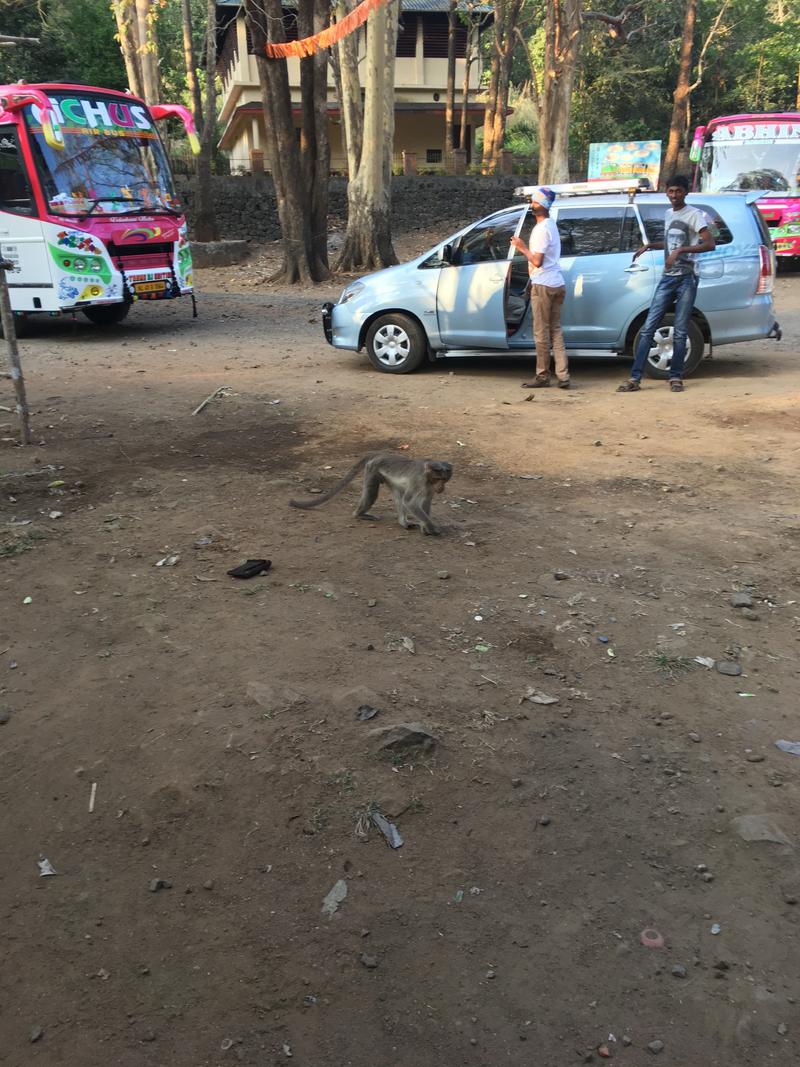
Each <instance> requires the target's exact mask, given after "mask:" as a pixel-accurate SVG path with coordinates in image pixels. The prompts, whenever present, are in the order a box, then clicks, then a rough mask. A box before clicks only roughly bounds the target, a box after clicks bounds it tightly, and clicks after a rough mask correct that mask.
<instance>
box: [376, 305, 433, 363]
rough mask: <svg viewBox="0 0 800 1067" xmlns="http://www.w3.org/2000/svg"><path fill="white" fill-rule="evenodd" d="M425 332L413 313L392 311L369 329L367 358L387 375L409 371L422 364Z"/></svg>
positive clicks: (425, 345)
mask: <svg viewBox="0 0 800 1067" xmlns="http://www.w3.org/2000/svg"><path fill="white" fill-rule="evenodd" d="M426 350H427V343H426V339H425V332H424V330H423V329H422V327H421V326H420V324H419V323H418V322H417V321H416V319H412V318H411V316H410V315H403V314H402V312H399V311H393V312H391V313H390V314H388V315H380V316H379V317H378V318H377V319H376V320H375V321H374V322H373V324H372V325H371V326H370V328H369V330H368V331H367V358H368V359H369V361H370V363H371V364H372V366H373V367H375V369H376V370H380V371H383V372H384V373H385V374H409V373H410V372H411V371H413V370H416V369H417V368H418V367H419V366H421V365H422V362H423V360H424V359H425V352H426Z"/></svg>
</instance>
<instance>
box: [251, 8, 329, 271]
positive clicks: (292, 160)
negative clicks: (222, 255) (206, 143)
mask: <svg viewBox="0 0 800 1067" xmlns="http://www.w3.org/2000/svg"><path fill="white" fill-rule="evenodd" d="M244 6H245V15H246V17H247V21H248V24H249V26H250V32H251V34H252V38H253V44H254V46H255V51H256V64H257V66H258V75H259V83H260V86H261V99H262V105H263V108H264V125H265V130H266V147H267V153H268V156H269V161H270V170H271V172H272V180H273V182H274V185H275V199H276V204H277V209H278V220H279V222H280V227H281V237H282V243H283V265H282V267H281V270H280V271H278V273H277V274H276V275H275V280H280V281H284V282H289V283H293V282H304V283H310V282H315V281H318V280H320V279H322V278H324V277H327V273H328V272H327V269H326V267H325V265H324V264H323V263H320V261H319V259H318V258H317V256H316V255H315V254H314V241H313V239H312V225H311V212H310V209H309V197H308V195H307V193H306V191H305V189H304V186H303V179H302V170H301V166H300V157H299V153H298V149H297V141H296V139H295V129H294V120H293V118H292V100H291V95H290V92H289V74H288V70H287V66H286V60H285V59H267V57H266V54H265V52H264V46H265V44H266V43H267V41H270V42H274V43H279V42H281V41H283V40H284V39H285V34H284V31H283V21H282V17H283V16H282V11H281V3H280V0H264V2H262V0H244Z"/></svg>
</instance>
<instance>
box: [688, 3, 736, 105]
mask: <svg viewBox="0 0 800 1067" xmlns="http://www.w3.org/2000/svg"><path fill="white" fill-rule="evenodd" d="M727 6H728V0H723V3H722V7H721V8H720V9H719V12H718V13H717V17H716V18H715V19H714V21H713V23H712V24H711V29H710V30H709V31H708V35H707V37H706V39H705V41H704V42H703V47H702V48H701V49H700V55H699V56H698V57H697V77H696V78H695V80H694V81H693V82H692V84H691V85H690V86H689V92H690V93H693V92H694V90H695V89H696V88H697V87H698V85H699V84H700V82H701V81H702V80H703V60H704V59H705V57H706V52H707V51H708V46H709V45H710V44H711V42H712V41H713V39H714V37H715V36H716V34H717V31H718V30H719V24H720V22H721V21H722V16H723V15H724V14H725V9H726V8H727ZM723 29H724V27H723Z"/></svg>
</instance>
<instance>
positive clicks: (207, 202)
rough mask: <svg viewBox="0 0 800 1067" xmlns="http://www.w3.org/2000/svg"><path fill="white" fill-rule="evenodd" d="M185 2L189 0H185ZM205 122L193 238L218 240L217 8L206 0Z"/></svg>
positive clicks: (202, 132)
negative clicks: (215, 177)
mask: <svg viewBox="0 0 800 1067" xmlns="http://www.w3.org/2000/svg"><path fill="white" fill-rule="evenodd" d="M186 2H188V0H186ZM205 66H206V78H205V82H206V84H205V90H206V100H205V108H204V111H205V121H204V122H203V125H202V127H201V128H200V138H201V140H200V155H199V156H198V159H197V214H196V216H195V223H194V239H195V240H196V241H216V240H218V239H219V229H218V227H217V219H216V212H215V211H214V194H213V191H212V188H211V173H212V162H213V158H214V142H215V141H216V134H217V70H216V67H217V7H216V0H208V14H207V23H206V64H205Z"/></svg>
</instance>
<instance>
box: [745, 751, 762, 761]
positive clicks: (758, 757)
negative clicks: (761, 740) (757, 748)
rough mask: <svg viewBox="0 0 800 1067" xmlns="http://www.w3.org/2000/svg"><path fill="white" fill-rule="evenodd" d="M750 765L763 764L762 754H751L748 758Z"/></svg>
mask: <svg viewBox="0 0 800 1067" xmlns="http://www.w3.org/2000/svg"><path fill="white" fill-rule="evenodd" d="M747 762H748V763H763V762H764V756H763V755H762V754H761V753H760V752H751V753H750V754H749V755H748V757H747Z"/></svg>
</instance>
